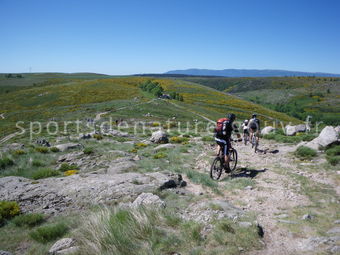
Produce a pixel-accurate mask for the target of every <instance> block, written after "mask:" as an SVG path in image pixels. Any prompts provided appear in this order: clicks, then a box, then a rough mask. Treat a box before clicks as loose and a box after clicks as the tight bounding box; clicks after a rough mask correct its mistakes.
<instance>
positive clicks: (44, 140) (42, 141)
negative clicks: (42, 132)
mask: <svg viewBox="0 0 340 255" xmlns="http://www.w3.org/2000/svg"><path fill="white" fill-rule="evenodd" d="M36 144H39V145H40V146H46V147H51V144H50V142H49V141H47V140H46V139H44V138H39V139H37V140H36Z"/></svg>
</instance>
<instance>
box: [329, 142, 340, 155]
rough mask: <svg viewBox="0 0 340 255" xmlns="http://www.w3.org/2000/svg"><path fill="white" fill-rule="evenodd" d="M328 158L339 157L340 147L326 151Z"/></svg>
mask: <svg viewBox="0 0 340 255" xmlns="http://www.w3.org/2000/svg"><path fill="white" fill-rule="evenodd" d="M326 154H327V156H339V155H340V145H335V146H332V147H330V148H328V149H326Z"/></svg>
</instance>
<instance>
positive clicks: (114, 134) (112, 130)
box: [107, 129, 129, 137]
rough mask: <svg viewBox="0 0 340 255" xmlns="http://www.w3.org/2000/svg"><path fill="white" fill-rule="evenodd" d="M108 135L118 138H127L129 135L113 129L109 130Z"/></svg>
mask: <svg viewBox="0 0 340 255" xmlns="http://www.w3.org/2000/svg"><path fill="white" fill-rule="evenodd" d="M107 134H108V135H112V136H119V137H128V136H129V134H128V133H126V132H121V131H118V130H115V129H111V130H110V131H108V132H107Z"/></svg>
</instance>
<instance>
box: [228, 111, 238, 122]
mask: <svg viewBox="0 0 340 255" xmlns="http://www.w3.org/2000/svg"><path fill="white" fill-rule="evenodd" d="M227 118H228V119H229V120H230V121H231V122H233V121H234V120H235V119H236V115H235V114H233V113H229V114H228V115H227Z"/></svg>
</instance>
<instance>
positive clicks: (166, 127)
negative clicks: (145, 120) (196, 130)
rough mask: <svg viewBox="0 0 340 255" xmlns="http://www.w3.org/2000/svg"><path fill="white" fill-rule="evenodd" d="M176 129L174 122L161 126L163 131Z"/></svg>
mask: <svg viewBox="0 0 340 255" xmlns="http://www.w3.org/2000/svg"><path fill="white" fill-rule="evenodd" d="M175 127H177V123H176V122H169V123H166V124H164V125H163V128H164V129H170V128H175Z"/></svg>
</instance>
